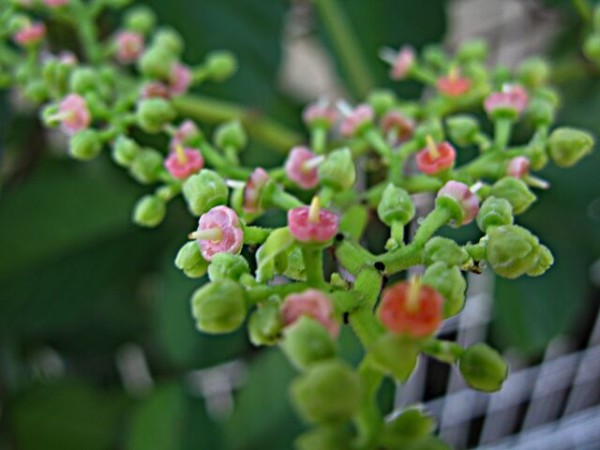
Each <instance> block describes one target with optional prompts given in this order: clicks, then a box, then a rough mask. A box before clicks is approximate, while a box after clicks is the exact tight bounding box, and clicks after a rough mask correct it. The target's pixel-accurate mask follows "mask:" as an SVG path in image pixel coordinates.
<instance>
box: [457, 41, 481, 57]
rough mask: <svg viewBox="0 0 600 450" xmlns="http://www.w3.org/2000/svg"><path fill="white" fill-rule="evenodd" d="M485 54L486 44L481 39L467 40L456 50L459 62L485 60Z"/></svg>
mask: <svg viewBox="0 0 600 450" xmlns="http://www.w3.org/2000/svg"><path fill="white" fill-rule="evenodd" d="M487 55H488V45H487V42H485V41H483V40H473V41H467V42H465V43H464V44H462V45H461V46H460V47H459V49H458V51H457V52H456V57H457V58H458V60H459V61H461V62H467V61H485V59H486V58H487Z"/></svg>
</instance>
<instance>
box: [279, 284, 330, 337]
mask: <svg viewBox="0 0 600 450" xmlns="http://www.w3.org/2000/svg"><path fill="white" fill-rule="evenodd" d="M281 316H282V318H283V323H284V324H285V326H289V325H291V324H293V323H294V322H296V321H297V320H298V319H299V318H300V317H302V316H309V317H312V318H313V319H315V320H316V321H317V322H319V323H320V324H321V325H323V327H325V329H327V331H329V334H331V336H332V337H334V338H335V337H337V336H338V335H339V333H340V324H339V323H338V322H337V321H336V320H335V319H334V317H333V304H332V303H331V300H330V299H329V297H327V296H326V295H325V294H324V293H322V292H321V291H318V290H316V289H308V290H306V291H304V292H302V293H300V294H290V295H288V296H287V297H286V298H285V300H284V301H283V304H282V305H281Z"/></svg>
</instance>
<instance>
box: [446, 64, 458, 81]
mask: <svg viewBox="0 0 600 450" xmlns="http://www.w3.org/2000/svg"><path fill="white" fill-rule="evenodd" d="M459 75H460V70H459V69H458V66H452V67H450V71H449V72H448V78H449V79H450V80H451V81H455V80H457V79H458V77H459Z"/></svg>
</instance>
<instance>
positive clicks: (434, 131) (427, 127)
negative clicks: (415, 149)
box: [415, 119, 444, 147]
mask: <svg viewBox="0 0 600 450" xmlns="http://www.w3.org/2000/svg"><path fill="white" fill-rule="evenodd" d="M428 136H431V138H432V139H433V140H434V141H436V142H439V141H443V140H444V129H443V127H442V122H441V121H440V120H438V119H430V120H427V121H425V122H422V123H420V124H419V126H418V127H417V128H416V129H415V138H416V139H417V143H418V145H419V147H424V146H425V145H427V137H428Z"/></svg>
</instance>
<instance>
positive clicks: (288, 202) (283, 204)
mask: <svg viewBox="0 0 600 450" xmlns="http://www.w3.org/2000/svg"><path fill="white" fill-rule="evenodd" d="M271 204H273V205H274V206H277V207H278V208H281V209H283V210H285V211H288V210H290V209H294V208H299V207H300V206H304V203H302V202H301V201H300V200H298V199H297V198H296V197H294V196H293V195H292V194H288V193H287V192H285V191H282V190H281V189H276V190H275V191H273V196H272V197H271Z"/></svg>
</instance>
